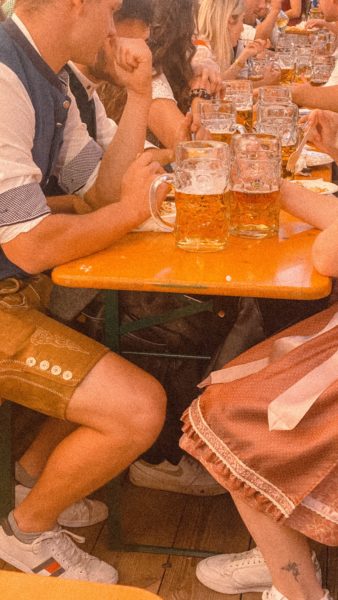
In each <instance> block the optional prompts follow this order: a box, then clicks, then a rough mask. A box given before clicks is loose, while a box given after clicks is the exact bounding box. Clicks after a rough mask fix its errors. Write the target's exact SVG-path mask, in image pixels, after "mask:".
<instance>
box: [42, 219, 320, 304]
mask: <svg viewBox="0 0 338 600" xmlns="http://www.w3.org/2000/svg"><path fill="white" fill-rule="evenodd" d="M317 234H318V231H317V230H315V229H313V228H312V227H310V226H309V225H307V224H305V223H303V222H301V221H299V220H297V219H295V218H293V217H291V216H290V215H288V214H286V213H283V212H282V214H281V224H280V232H279V236H278V237H274V238H269V239H263V240H249V239H244V238H236V237H230V238H229V243H228V246H227V247H226V248H225V249H224V250H222V251H220V252H215V253H202V252H200V253H199V252H186V251H184V250H180V249H179V248H177V247H176V246H175V241H174V237H173V235H172V234H170V233H129V234H128V235H126V236H125V237H124V238H123V239H122V240H120V241H118V242H116V243H115V244H114V245H113V246H111V247H110V248H108V249H106V250H104V251H102V252H98V253H97V254H94V255H92V256H88V257H87V258H82V259H79V260H75V261H72V262H71V263H68V264H66V265H62V266H60V267H57V268H56V269H54V271H53V281H54V282H55V283H58V284H59V285H63V286H67V287H82V288H85V287H90V288H98V289H107V290H109V289H110V290H134V291H158V292H175V293H184V294H189V293H190V294H192V293H193V294H211V295H214V294H219V295H224V296H256V297H265V298H289V299H291V298H292V299H297V300H299V299H303V300H313V299H316V298H322V297H324V296H327V295H328V294H329V293H330V290H331V283H330V279H329V278H328V277H324V276H323V275H320V274H319V273H318V272H317V271H316V270H315V268H314V267H313V265H312V261H311V248H312V244H313V241H314V239H315V237H316V236H317Z"/></svg>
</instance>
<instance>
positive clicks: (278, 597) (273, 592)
mask: <svg viewBox="0 0 338 600" xmlns="http://www.w3.org/2000/svg"><path fill="white" fill-rule="evenodd" d="M262 600H288V598H287V597H286V596H283V594H281V593H280V592H279V591H278V590H277V589H276V588H275V587H274V586H272V588H270V589H269V590H266V591H265V592H263V596H262ZM321 600H333V598H332V596H330V592H329V591H328V590H325V594H324V596H323V597H322V599H321Z"/></svg>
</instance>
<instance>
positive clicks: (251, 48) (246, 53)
mask: <svg viewBox="0 0 338 600" xmlns="http://www.w3.org/2000/svg"><path fill="white" fill-rule="evenodd" d="M269 46H270V41H269V40H253V41H252V42H248V44H247V45H246V46H245V48H244V50H243V51H242V52H241V54H240V55H239V57H238V58H237V60H240V61H241V62H245V61H247V60H248V58H251V57H253V56H257V55H258V54H260V53H261V52H264V50H266V49H267V48H269Z"/></svg>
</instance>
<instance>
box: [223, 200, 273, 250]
mask: <svg viewBox="0 0 338 600" xmlns="http://www.w3.org/2000/svg"><path fill="white" fill-rule="evenodd" d="M279 207H280V192H279V190H276V191H273V192H246V191H241V190H232V192H231V197H230V233H232V234H233V235H237V236H241V237H252V238H265V237H272V236H274V235H276V234H277V233H278V226H279Z"/></svg>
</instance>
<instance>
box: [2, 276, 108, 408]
mask: <svg viewBox="0 0 338 600" xmlns="http://www.w3.org/2000/svg"><path fill="white" fill-rule="evenodd" d="M51 287H52V283H51V281H50V279H49V277H47V276H46V275H39V276H37V277H32V278H29V279H27V280H17V279H14V278H9V279H4V280H2V281H0V397H1V399H2V400H5V399H6V400H11V401H13V402H16V403H18V404H22V405H24V406H27V407H29V408H31V409H33V410H36V411H38V412H42V413H44V414H46V415H50V416H53V417H57V418H59V419H65V414H66V409H67V405H68V403H69V401H70V399H71V397H72V395H73V393H74V391H75V389H76V387H77V386H78V385H79V384H80V383H81V381H82V380H83V379H84V378H85V377H86V375H87V373H89V371H91V369H92V368H93V366H94V365H95V364H96V363H97V362H98V361H99V360H100V359H101V358H102V357H103V356H104V355H105V354H106V353H107V352H108V348H106V347H105V346H102V345H101V344H99V343H98V342H96V341H94V340H92V339H90V338H87V337H86V336H84V335H82V334H81V333H78V332H77V331H74V330H73V329H70V328H68V327H66V326H65V325H63V324H61V323H59V322H57V321H55V320H54V319H52V318H50V317H48V316H47V315H46V314H45V312H46V310H47V306H48V301H49V296H50V291H51Z"/></svg>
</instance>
